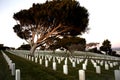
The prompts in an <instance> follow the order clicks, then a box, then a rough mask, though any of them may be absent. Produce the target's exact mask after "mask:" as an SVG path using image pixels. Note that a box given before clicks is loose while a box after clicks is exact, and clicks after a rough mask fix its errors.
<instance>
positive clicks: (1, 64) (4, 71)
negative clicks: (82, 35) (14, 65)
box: [0, 52, 14, 80]
mask: <svg viewBox="0 0 120 80" xmlns="http://www.w3.org/2000/svg"><path fill="white" fill-rule="evenodd" d="M0 80H14V76H11V72H10V70H9V67H8V64H7V62H6V61H5V59H4V57H3V55H2V53H1V52H0Z"/></svg>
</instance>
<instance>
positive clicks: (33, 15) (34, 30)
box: [13, 0, 89, 55]
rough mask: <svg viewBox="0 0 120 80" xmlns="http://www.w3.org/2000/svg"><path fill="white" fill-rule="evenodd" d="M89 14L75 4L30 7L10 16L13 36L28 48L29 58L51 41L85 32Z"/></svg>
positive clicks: (59, 1) (68, 0) (64, 0)
mask: <svg viewBox="0 0 120 80" xmlns="http://www.w3.org/2000/svg"><path fill="white" fill-rule="evenodd" d="M88 16H89V15H88V11H87V10H86V9H85V8H84V7H81V6H80V4H79V2H77V1H75V0H53V1H46V2H45V3H43V4H33V6H32V7H31V8H29V9H26V10H21V11H19V12H17V13H15V14H14V15H13V18H14V19H15V20H16V22H17V24H16V25H15V26H14V27H13V29H14V32H15V33H16V34H17V35H18V36H19V37H20V38H22V39H25V40H26V41H27V42H28V43H29V44H30V46H31V54H32V55H33V53H34V51H35V49H36V48H37V47H39V46H42V45H45V44H46V43H47V42H48V41H49V39H50V38H51V37H61V36H76V35H81V34H82V33H84V32H86V31H87V30H88V27H87V26H88V21H89V19H88Z"/></svg>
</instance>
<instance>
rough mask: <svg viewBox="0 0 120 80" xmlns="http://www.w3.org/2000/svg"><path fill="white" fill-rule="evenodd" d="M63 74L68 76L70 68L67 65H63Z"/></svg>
mask: <svg viewBox="0 0 120 80" xmlns="http://www.w3.org/2000/svg"><path fill="white" fill-rule="evenodd" d="M63 73H64V74H68V66H67V65H66V64H65V65H63Z"/></svg>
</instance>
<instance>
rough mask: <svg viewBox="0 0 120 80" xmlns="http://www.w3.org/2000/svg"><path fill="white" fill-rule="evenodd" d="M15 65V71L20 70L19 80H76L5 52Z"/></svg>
mask: <svg viewBox="0 0 120 80" xmlns="http://www.w3.org/2000/svg"><path fill="white" fill-rule="evenodd" d="M5 53H6V54H7V55H8V56H9V57H10V58H11V59H12V60H13V62H14V63H15V67H16V69H20V70H21V80H78V79H75V77H73V76H69V75H64V74H63V73H62V72H58V71H54V70H52V69H50V68H45V67H44V66H42V65H39V64H36V63H34V62H31V61H28V60H26V59H24V58H21V57H18V56H15V55H13V54H10V53H9V52H5Z"/></svg>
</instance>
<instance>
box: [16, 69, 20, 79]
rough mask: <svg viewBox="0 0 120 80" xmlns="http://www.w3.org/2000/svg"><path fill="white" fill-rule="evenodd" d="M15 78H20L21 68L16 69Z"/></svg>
mask: <svg viewBox="0 0 120 80" xmlns="http://www.w3.org/2000/svg"><path fill="white" fill-rule="evenodd" d="M15 80H20V69H16V74H15Z"/></svg>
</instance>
